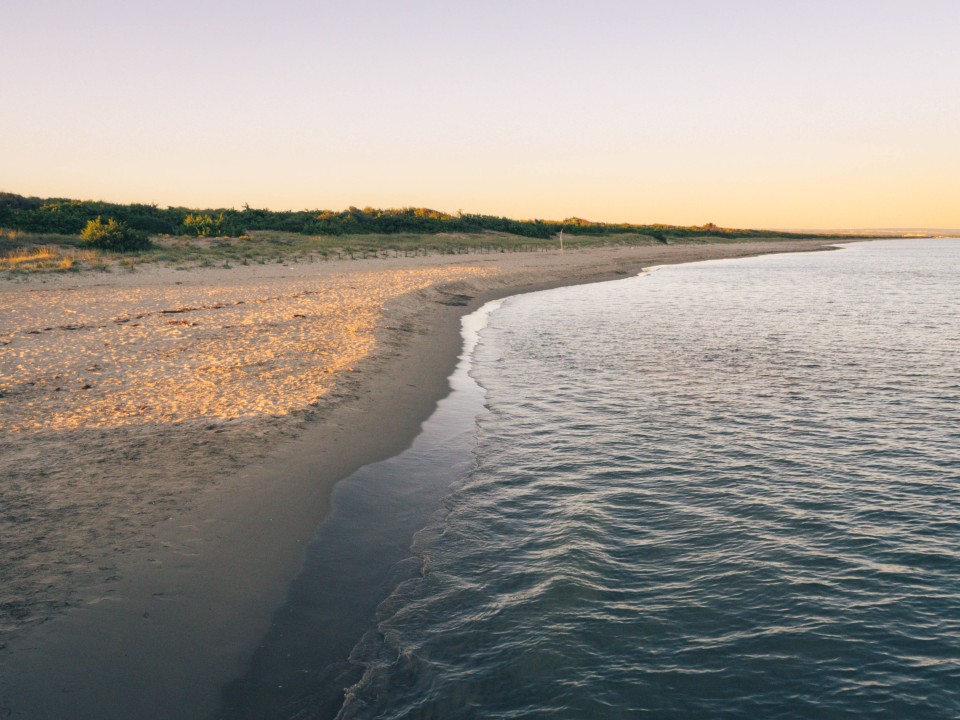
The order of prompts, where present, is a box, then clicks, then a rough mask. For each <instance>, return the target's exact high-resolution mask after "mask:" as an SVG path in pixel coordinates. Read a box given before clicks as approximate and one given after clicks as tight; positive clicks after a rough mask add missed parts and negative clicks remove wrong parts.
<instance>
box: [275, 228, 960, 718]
mask: <svg viewBox="0 0 960 720" xmlns="http://www.w3.org/2000/svg"><path fill="white" fill-rule="evenodd" d="M958 303H960V240H939V241H936V240H917V241H884V242H875V243H868V244H856V245H852V246H849V247H848V248H847V249H844V250H840V251H835V252H829V253H815V254H803V255H781V256H770V257H763V258H754V259H749V260H737V261H717V262H709V263H700V264H696V265H685V266H679V267H666V268H661V269H658V270H655V271H653V272H651V273H648V274H645V275H644V276H641V277H638V278H630V279H625V280H622V281H617V282H611V283H603V284H599V285H590V286H583V287H574V288H563V289H558V290H552V291H549V292H544V293H536V294H531V295H525V296H520V297H516V298H512V299H509V300H507V301H506V302H504V303H503V305H502V307H501V308H499V309H498V310H496V311H495V312H494V313H493V314H492V315H491V316H490V320H489V326H488V327H487V328H486V329H485V330H484V331H483V332H482V334H481V338H482V339H481V342H480V345H479V346H478V348H477V350H476V352H475V353H474V364H473V369H472V374H473V375H474V377H475V378H476V380H477V381H478V382H479V383H480V384H482V386H483V387H484V388H485V389H486V400H485V402H486V407H485V408H484V409H483V410H482V411H481V412H480V413H479V415H478V416H477V419H476V421H475V422H476V447H475V456H474V457H475V460H474V463H473V467H472V468H470V467H469V463H468V464H467V465H466V466H464V467H465V468H466V470H465V471H464V472H466V471H467V470H468V471H469V472H467V474H466V475H465V476H461V477H459V479H457V478H450V479H451V480H453V486H452V488H449V489H445V490H444V492H449V494H448V495H447V496H446V498H445V499H444V500H443V504H442V506H439V505H438V507H440V511H439V512H437V513H436V514H434V515H433V516H432V520H431V519H430V518H429V517H426V516H424V517H425V518H426V519H425V520H424V522H426V523H427V527H426V528H425V529H423V530H421V531H420V532H419V533H418V534H417V535H416V537H415V540H414V543H413V557H414V559H415V563H414V564H415V566H416V570H415V571H414V572H412V573H408V574H407V575H406V576H404V577H399V578H395V580H396V582H398V583H399V584H398V585H396V586H395V587H394V588H385V590H384V592H385V593H389V597H387V599H386V600H385V601H384V602H383V603H382V604H381V605H380V606H379V608H378V609H377V610H376V629H375V631H373V632H370V633H368V634H367V636H366V638H365V639H364V640H363V641H362V642H361V643H359V644H358V645H357V646H356V647H355V648H354V650H353V663H354V664H353V666H354V667H355V668H356V673H357V676H356V677H354V678H352V680H351V682H353V684H352V685H351V686H350V688H349V691H348V692H347V696H346V700H345V702H344V704H343V706H342V707H341V708H340V709H339V714H338V717H340V718H344V719H346V718H438V719H439V718H511V719H518V718H544V717H549V718H636V717H651V718H722V717H736V718H841V717H851V718H862V717H884V718H957V717H958V715H960V318H958ZM472 422H473V421H472V420H471V423H472ZM458 447H462V442H460V444H459V445H458ZM450 467H453V464H451V465H450ZM408 474H409V473H408ZM448 475H449V473H448ZM441 486H443V482H439V483H438V484H437V485H436V487H437V488H439V487H441ZM441 495H442V493H441ZM437 502H439V501H437ZM433 510H436V507H433ZM433 510H431V512H432V511H433ZM418 517H419V516H418ZM408 554H409V553H408ZM409 565H410V563H409V562H408V563H407V566H409ZM299 708H300V709H299V710H298V711H297V713H295V714H291V715H290V717H314V715H313V714H311V712H310V710H309V708H308V707H307V706H304V705H303V704H301V705H300V706H299Z"/></svg>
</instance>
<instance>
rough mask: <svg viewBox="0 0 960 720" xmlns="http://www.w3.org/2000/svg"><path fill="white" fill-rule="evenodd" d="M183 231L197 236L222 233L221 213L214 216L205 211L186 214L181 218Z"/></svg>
mask: <svg viewBox="0 0 960 720" xmlns="http://www.w3.org/2000/svg"><path fill="white" fill-rule="evenodd" d="M183 226H184V232H185V233H186V234H187V235H196V236H197V237H217V236H221V235H223V213H220V215H219V216H217V217H214V216H213V215H209V214H207V213H197V214H196V215H194V214H190V215H187V217H186V218H184V220H183Z"/></svg>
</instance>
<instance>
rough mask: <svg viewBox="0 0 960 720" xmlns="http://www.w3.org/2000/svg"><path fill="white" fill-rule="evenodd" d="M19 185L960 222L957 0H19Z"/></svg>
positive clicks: (9, 116) (286, 199)
mask: <svg viewBox="0 0 960 720" xmlns="http://www.w3.org/2000/svg"><path fill="white" fill-rule="evenodd" d="M0 67H2V68H3V72H2V73H0V191H6V192H15V193H19V194H21V195H36V196H40V197H70V198H76V199H100V200H108V201H114V202H147V203H158V204H159V205H161V206H167V205H183V206H188V207H241V206H243V204H245V203H247V204H249V205H251V206H253V207H265V208H271V209H276V210H285V209H306V208H310V209H313V208H323V209H333V210H339V209H343V208H345V207H348V206H350V205H355V206H358V207H365V206H373V207H405V206H417V207H430V208H434V209H438V210H444V211H448V212H456V211H458V210H462V211H463V212H479V213H487V214H496V215H506V216H510V217H516V218H546V219H562V218H565V217H570V216H577V217H584V218H588V219H592V220H598V221H607V222H633V223H654V222H660V223H670V224H679V225H689V224H697V225H699V224H703V223H706V222H714V223H717V224H719V225H723V226H728V227H774V228H864V227H953V228H956V227H960V201H958V198H960V2H958V1H957V0H913V1H912V2H893V1H889V0H831V1H830V2H825V1H821V0H802V1H801V0H796V1H793V0H761V1H756V0H591V1H583V2H580V1H572V0H571V1H568V0H509V1H502V0H482V1H474V2H458V1H454V0H447V1H445V2H444V1H441V0H419V1H417V0H409V1H408V0H349V1H347V0H344V1H339V0H336V1H333V0H313V1H308V0H272V1H271V2H251V1H247V0H229V1H227V0H189V1H184V0H166V1H165V2H163V3H159V2H149V3H148V2H142V1H138V0H85V1H84V2H77V1H76V0H5V2H4V5H3V12H2V13H0Z"/></svg>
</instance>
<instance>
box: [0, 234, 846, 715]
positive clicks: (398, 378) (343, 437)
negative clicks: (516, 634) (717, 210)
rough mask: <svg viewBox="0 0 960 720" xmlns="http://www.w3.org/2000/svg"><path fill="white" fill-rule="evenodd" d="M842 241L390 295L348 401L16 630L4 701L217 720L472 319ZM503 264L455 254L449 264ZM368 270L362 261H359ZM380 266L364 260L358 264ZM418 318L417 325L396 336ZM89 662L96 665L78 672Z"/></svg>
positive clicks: (16, 706)
mask: <svg viewBox="0 0 960 720" xmlns="http://www.w3.org/2000/svg"><path fill="white" fill-rule="evenodd" d="M833 244H834V243H833V242H832V241H828V242H826V243H825V242H824V241H804V242H799V243H798V242H786V243H785V242H776V243H743V244H736V245H679V246H664V247H649V248H646V247H645V248H629V249H623V250H620V251H611V252H598V251H575V252H568V253H567V255H566V256H560V259H561V260H562V261H563V262H562V263H558V262H555V261H556V260H557V256H558V254H556V253H542V254H541V253H535V254H531V256H530V257H519V258H517V257H512V258H507V259H508V260H511V261H512V262H513V264H514V265H515V266H516V267H513V268H510V269H507V270H506V271H502V270H501V271H499V272H497V273H495V274H486V275H482V276H481V275H475V276H474V277H473V278H472V279H467V280H465V279H462V278H458V279H456V280H454V281H453V282H439V283H437V284H435V285H431V286H429V287H427V288H421V289H418V290H416V291H414V294H417V297H416V299H415V301H414V302H412V304H409V305H408V306H405V307H401V308H399V309H398V306H399V305H401V304H402V303H401V302H400V300H395V301H393V305H392V306H391V305H390V304H389V302H388V304H387V305H386V309H385V310H384V311H383V313H382V314H381V315H380V316H379V317H378V323H379V325H378V327H376V328H375V332H377V333H378V335H377V343H378V346H379V347H380V348H390V350H389V352H383V351H381V352H380V353H379V354H378V353H372V354H369V355H367V356H366V357H364V358H363V359H361V360H359V361H358V362H357V363H355V364H354V365H353V367H352V370H353V371H355V372H356V374H351V375H349V376H348V375H347V374H346V373H347V372H349V371H344V372H341V373H339V374H338V380H339V381H338V382H337V383H336V385H335V386H336V387H337V388H338V389H339V392H340V393H341V395H340V397H339V398H334V400H335V401H334V402H331V403H329V404H328V405H327V407H325V408H321V409H319V410H317V411H316V412H315V414H316V415H318V416H319V417H317V418H316V419H312V420H306V419H304V418H300V417H293V418H288V419H289V420H290V422H287V423H286V424H285V429H287V430H289V429H290V426H293V428H294V430H295V431H296V432H297V436H296V437H292V438H291V437H284V436H282V435H281V436H280V438H279V440H278V439H277V437H276V436H274V437H273V441H274V445H273V447H272V448H270V450H269V454H268V456H267V457H266V458H265V459H262V460H254V461H253V462H252V463H251V462H249V460H248V461H246V464H245V469H244V470H242V471H241V472H240V473H238V474H236V475H235V476H233V477H229V478H221V479H220V481H219V482H218V483H217V484H215V485H212V486H210V487H207V488H204V489H202V490H195V491H194V492H193V495H191V496H190V497H189V503H188V504H187V507H188V508H189V509H186V510H181V509H179V508H178V509H174V510H173V511H168V514H169V518H168V519H164V520H160V521H159V522H156V523H155V524H153V525H147V526H146V527H145V528H144V529H142V530H141V532H140V533H139V542H140V543H141V544H140V546H139V547H135V548H132V549H129V550H128V551H127V552H126V553H125V554H123V555H122V557H118V558H116V565H115V568H113V569H112V572H111V574H112V576H113V577H115V578H116V579H114V580H112V581H111V582H110V583H109V584H108V585H104V584H103V583H93V584H88V585H87V586H86V587H85V589H83V590H80V589H77V590H75V591H74V592H75V596H74V597H75V600H74V602H75V603H76V604H75V606H74V607H72V608H70V609H68V610H65V611H64V610H60V611H58V612H52V613H51V614H50V616H49V617H48V621H45V622H39V623H34V624H31V625H27V626H25V627H21V628H19V629H18V630H17V631H15V632H13V633H11V637H10V640H9V642H8V643H7V645H6V647H5V648H2V649H0V671H2V672H0V677H3V678H4V680H3V681H2V687H0V707H6V708H12V710H13V711H14V712H15V713H17V712H20V711H21V708H22V709H23V714H21V715H17V714H13V715H11V717H18V716H19V717H57V716H58V715H57V712H61V713H62V708H63V707H70V708H71V709H72V711H73V712H76V711H77V710H78V709H80V708H84V707H86V708H89V709H90V712H91V713H92V712H93V711H94V710H96V711H97V714H96V717H101V718H108V717H128V716H131V714H136V715H137V716H139V717H144V718H147V717H170V716H180V717H189V716H190V715H189V714H185V713H187V710H186V709H187V708H191V709H195V710H196V713H197V714H196V715H195V717H206V716H208V715H209V714H210V713H212V712H214V711H215V710H216V706H217V703H218V700H219V691H220V688H221V687H222V685H223V684H224V683H225V682H227V681H229V680H230V679H232V678H234V677H236V676H238V675H240V674H241V673H242V671H243V669H244V668H245V665H246V661H247V659H248V658H249V655H250V653H251V652H252V649H253V648H254V647H255V646H256V643H257V641H258V640H259V638H260V637H262V636H263V634H264V633H265V631H266V629H267V628H268V627H269V624H270V617H271V613H272V612H273V610H274V609H275V608H276V607H278V606H279V605H281V604H282V602H283V600H284V597H285V595H286V589H287V586H288V584H289V582H290V581H291V580H292V579H293V578H294V577H295V576H296V574H297V572H298V571H299V569H300V567H301V564H302V560H303V553H304V549H305V547H306V545H307V544H308V543H309V541H310V540H311V539H312V537H313V535H314V532H315V531H316V528H317V527H318V525H319V523H320V522H322V519H323V517H324V516H325V515H326V513H327V510H328V507H329V497H330V493H331V492H332V489H333V487H334V485H335V484H336V483H337V482H338V481H339V480H340V479H342V478H344V477H347V476H349V475H350V474H352V473H353V472H354V471H355V470H357V469H359V468H360V467H362V466H364V465H367V464H370V463H372V462H376V461H378V460H383V459H386V458H388V457H391V456H393V455H396V454H398V453H399V452H402V451H403V450H404V449H406V448H407V447H409V445H410V444H411V442H412V441H413V440H414V438H415V437H416V436H417V435H418V434H419V432H420V427H421V425H422V423H423V422H424V421H425V420H426V419H427V418H428V417H429V416H430V414H431V413H432V412H433V410H434V408H435V407H436V404H437V402H438V401H439V400H440V399H441V398H443V397H444V396H446V394H447V393H448V391H449V384H448V383H449V377H450V375H451V373H452V372H453V370H454V368H455V366H456V362H457V358H458V357H459V355H460V352H461V349H462V340H461V336H460V319H461V317H462V316H463V315H465V314H467V313H469V312H473V311H474V310H476V309H477V308H479V307H480V306H481V305H482V304H484V303H485V302H488V301H490V300H495V299H498V298H502V297H507V296H511V295H517V294H522V293H525V292H532V291H536V290H544V289H548V288H551V287H558V286H562V285H576V284H585V283H590V282H602V281H604V280H610V279H616V278H621V277H624V276H626V275H629V274H631V273H633V274H635V273H636V272H639V271H640V270H641V269H642V268H643V267H647V266H650V265H665V264H675V263H678V262H693V261H699V260H706V259H718V258H731V257H748V256H755V255H760V254H770V253H782V252H802V251H814V250H826V249H830V248H831V246H832V245H833ZM465 258H466V259H465ZM499 259H500V258H493V259H491V258H490V256H460V257H457V258H454V259H452V260H447V261H446V264H447V265H452V264H454V263H459V264H461V265H465V264H470V263H474V264H476V265H480V264H482V263H490V262H496V261H497V260H499ZM423 260H426V261H428V262H426V263H420V265H427V266H435V265H437V264H439V262H438V261H439V260H440V259H439V258H426V259H423ZM430 261H433V262H430ZM363 262H366V263H368V264H367V266H366V267H362V266H361V267H357V265H359V263H363ZM384 262H387V261H376V260H372V261H356V262H355V263H354V264H353V267H351V268H348V271H349V270H354V271H355V272H358V273H361V272H364V271H367V270H369V269H370V268H371V267H374V268H377V267H382V264H383V263H384ZM551 262H553V265H552V266H551V265H550V263H551ZM348 274H349V273H348ZM403 298H407V296H406V295H404V296H402V297H401V299H403ZM407 299H409V298H407ZM410 317H416V318H417V319H418V320H419V324H418V325H417V326H416V327H415V328H414V329H412V330H411V329H409V328H408V329H400V328H403V322H404V321H409V319H410ZM396 320H399V321H400V322H399V323H397V324H396V325H392V326H390V327H388V326H387V322H391V323H393V322H395V321H396ZM391 343H393V344H391ZM298 424H299V425H302V427H296V425H298ZM240 457H241V459H242V458H243V456H242V454H240ZM229 470H230V468H229V467H228V468H227V471H228V472H229ZM78 657H83V658H85V659H86V660H87V661H86V662H85V663H84V664H83V666H82V667H81V666H80V665H79V664H78V663H77V662H76V658H78ZM52 687H56V688H57V689H58V690H59V691H60V692H51V688H52ZM64 703H68V704H67V705H65V704H64ZM58 708H59V710H58ZM171 713H172V714H171ZM75 716H77V717H85V716H86V715H83V714H80V715H75ZM91 716H93V715H91Z"/></svg>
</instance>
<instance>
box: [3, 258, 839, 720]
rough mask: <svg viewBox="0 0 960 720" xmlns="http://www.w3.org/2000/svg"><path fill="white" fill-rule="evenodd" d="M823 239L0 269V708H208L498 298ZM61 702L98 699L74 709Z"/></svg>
mask: <svg viewBox="0 0 960 720" xmlns="http://www.w3.org/2000/svg"><path fill="white" fill-rule="evenodd" d="M824 247H825V244H824V242H823V241H819V240H811V241H783V242H764V243H737V244H690V245H669V246H651V247H633V248H603V249H595V250H581V251H575V252H567V253H565V254H561V253H559V252H543V253H514V254H509V253H508V254H482V255H454V256H431V257H417V258H395V259H370V260H355V261H330V262H317V263H299V264H296V263H291V264H288V265H281V264H273V265H250V266H242V267H234V268H230V269H223V268H219V269H218V268H196V269H191V270H176V269H173V268H166V267H150V266H148V267H145V268H143V267H142V268H140V269H138V270H137V271H136V272H123V271H120V272H112V273H82V274H65V275H56V276H53V275H48V276H40V275H37V276H31V277H29V278H28V279H26V280H15V279H6V280H0V507H2V508H3V512H2V514H0V678H2V680H0V711H2V710H3V709H7V710H8V711H9V712H10V713H11V714H9V715H8V716H9V717H24V718H28V717H29V718H41V717H88V716H89V717H99V718H111V717H118V718H119V717H131V716H133V714H132V713H136V716H138V717H141V718H146V717H158V718H159V717H174V716H176V717H184V718H186V717H208V716H210V714H211V713H212V712H214V711H215V710H216V703H217V693H218V690H219V688H220V686H221V685H222V684H223V683H224V682H226V681H227V680H229V679H230V678H231V677H234V676H235V675H236V674H237V673H238V672H239V671H240V669H241V668H242V667H243V664H244V662H245V661H246V659H247V658H248V656H249V653H250V651H251V648H252V647H253V646H254V645H255V644H256V642H257V640H258V638H259V637H260V636H261V635H262V634H263V632H264V631H265V629H266V628H267V626H268V624H269V621H270V613H271V612H272V610H273V609H274V608H275V607H276V606H277V605H278V604H279V603H280V602H282V600H283V597H284V592H285V588H286V585H287V583H289V581H290V580H291V579H292V578H293V577H294V576H295V574H296V572H297V570H298V568H299V566H300V562H301V558H302V552H303V548H304V546H305V544H306V543H307V542H308V541H309V540H310V538H311V537H312V535H313V533H314V531H315V529H316V527H317V525H318V523H320V522H321V521H322V518H323V516H324V513H325V512H326V510H327V507H328V501H329V497H330V492H331V489H332V488H333V486H334V484H335V483H336V482H337V480H339V479H341V478H343V477H346V476H347V475H349V474H350V473H351V472H353V471H354V470H356V469H357V468H359V467H361V466H362V465H364V464H367V463H369V462H373V461H375V460H379V459H383V458H385V457H389V456H391V455H393V454H396V453H397V452H399V451H401V450H402V449H403V448H404V447H406V446H407V445H408V444H409V443H410V442H411V441H412V439H413V438H414V437H415V436H416V434H417V432H418V429H419V427H420V424H421V423H422V422H423V421H424V420H425V419H426V418H427V417H428V416H429V415H430V413H431V411H432V410H433V408H434V407H435V405H436V402H437V401H438V399H440V398H441V397H443V396H444V394H445V393H446V392H447V391H448V385H447V377H448V376H449V374H450V372H451V371H452V369H453V367H454V364H455V362H456V358H457V355H458V353H459V351H460V336H459V322H460V318H461V316H462V315H463V314H465V313H466V312H469V311H472V310H473V309H475V308H476V307H479V305H480V304H482V303H483V302H485V301H487V300H491V299H494V298H496V297H503V296H506V295H511V294H515V293H518V292H525V291H530V290H536V289H543V288H547V287H553V286H558V285H564V284H575V283H583V282H594V281H600V280H605V279H611V278H614V277H618V276H623V275H625V274H630V273H636V272H639V271H640V270H641V269H642V268H644V267H649V266H651V265H662V264H671V263H680V262H691V261H697V260H705V259H713V258H733V257H744V256H750V255H757V254H764V253H771V252H802V251H811V250H818V249H822V248H824ZM79 657H83V658H85V659H87V660H88V662H86V663H84V664H82V665H81V664H79V663H78V662H77V658H79ZM54 687H56V688H57V690H56V691H54V690H52V688H54ZM65 703H69V704H70V707H72V708H75V709H76V708H81V709H83V710H80V709H78V710H76V714H73V715H69V716H64V715H58V714H57V713H60V712H62V708H63V707H65ZM85 713H90V714H85ZM171 713H172V714H171ZM0 716H3V714H2V712H0Z"/></svg>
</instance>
